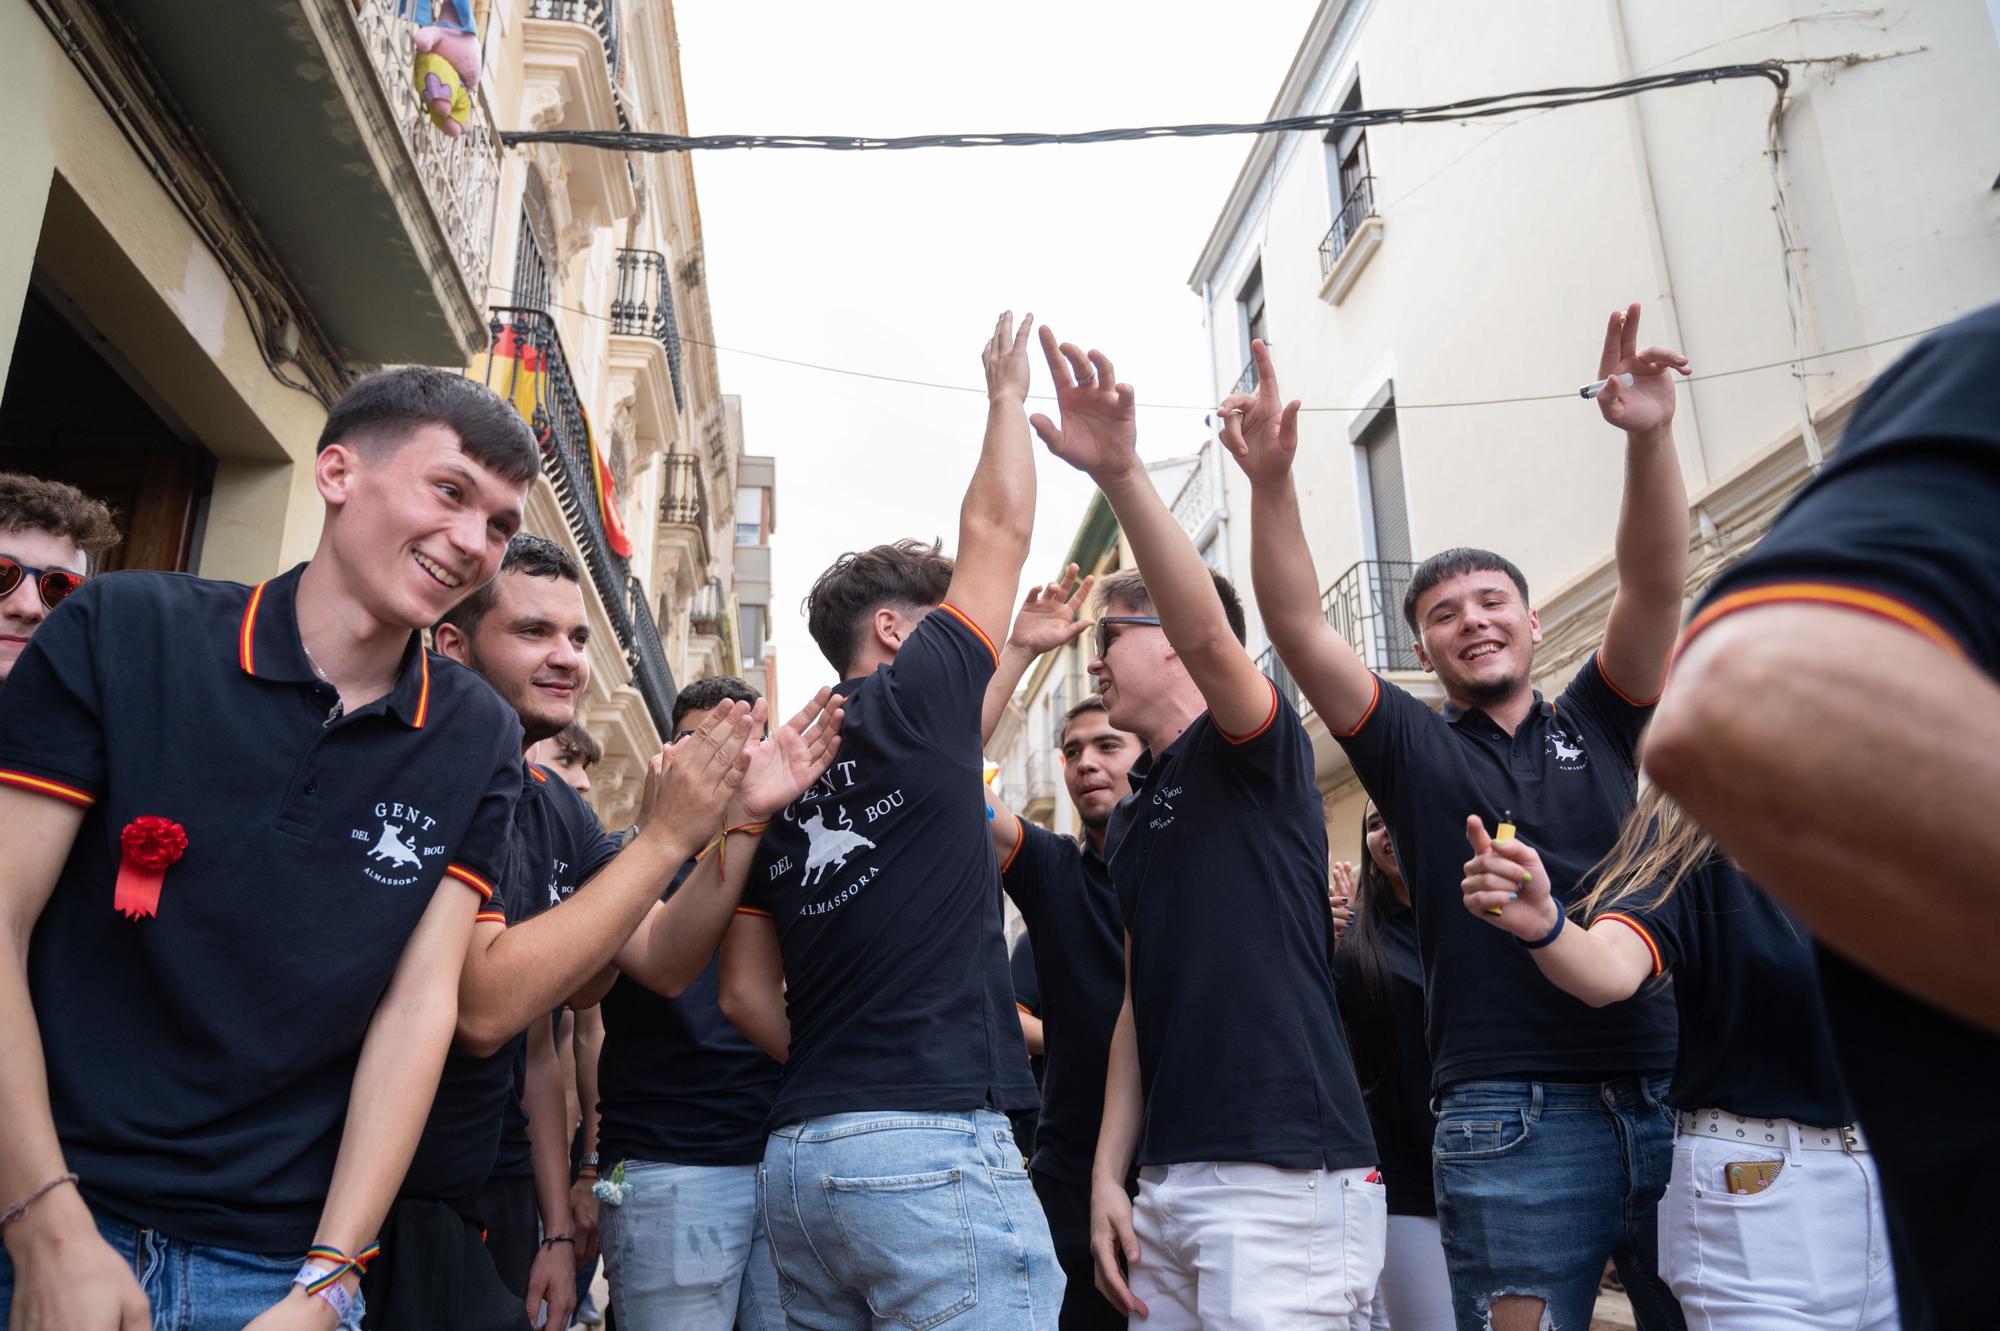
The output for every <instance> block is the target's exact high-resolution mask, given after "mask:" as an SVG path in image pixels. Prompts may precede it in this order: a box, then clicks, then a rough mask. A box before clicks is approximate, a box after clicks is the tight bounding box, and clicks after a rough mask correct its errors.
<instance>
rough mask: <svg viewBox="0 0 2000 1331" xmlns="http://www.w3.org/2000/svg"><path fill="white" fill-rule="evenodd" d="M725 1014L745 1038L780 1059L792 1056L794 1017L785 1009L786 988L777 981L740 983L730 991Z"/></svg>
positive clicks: (723, 1007)
mask: <svg viewBox="0 0 2000 1331" xmlns="http://www.w3.org/2000/svg"><path fill="white" fill-rule="evenodd" d="M722 1015H723V1016H725V1017H727V1018H728V1019H729V1024H730V1025H731V1026H734V1027H735V1028H736V1029H737V1030H738V1031H741V1032H742V1033H743V1036H744V1038H745V1039H747V1040H749V1041H750V1043H752V1044H754V1045H756V1046H757V1047H758V1048H759V1049H761V1050H763V1051H764V1052H765V1053H767V1054H769V1055H770V1056H771V1057H772V1058H775V1059H777V1060H778V1061H779V1062H780V1063H782V1062H784V1061H785V1060H786V1059H787V1058H789V1057H790V1056H791V1052H792V1019H791V1017H790V1015H789V1014H788V1013H787V1012H786V1011H785V991H784V990H783V989H782V988H779V987H778V986H776V985H769V986H762V985H760V986H757V987H754V988H752V987H749V986H740V987H737V988H735V989H733V990H731V991H729V993H728V1001H727V1002H725V1003H723V1004H722Z"/></svg>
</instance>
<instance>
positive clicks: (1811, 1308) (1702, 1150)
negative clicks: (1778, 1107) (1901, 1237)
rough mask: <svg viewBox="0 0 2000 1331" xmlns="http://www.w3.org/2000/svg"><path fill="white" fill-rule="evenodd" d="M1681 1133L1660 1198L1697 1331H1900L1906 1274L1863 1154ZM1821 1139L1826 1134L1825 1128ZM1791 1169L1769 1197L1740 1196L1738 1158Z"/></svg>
mask: <svg viewBox="0 0 2000 1331" xmlns="http://www.w3.org/2000/svg"><path fill="white" fill-rule="evenodd" d="M1777 1124H1778V1126H1779V1132H1778V1142H1777V1144H1776V1145H1761V1144H1760V1145H1757V1146H1751V1145H1748V1144H1746V1143H1745V1142H1743V1141H1730V1140H1725V1139H1722V1138H1711V1137H1705V1136H1688V1135H1686V1134H1683V1135H1681V1136H1680V1137H1678V1138H1676V1139H1675V1141H1674V1172H1673V1177H1672V1179H1671V1180H1669V1182H1668V1183H1667V1195H1666V1196H1665V1197H1664V1198H1663V1199H1662V1200H1661V1202H1660V1274H1661V1276H1662V1277H1664V1278H1665V1280H1666V1282H1667V1285H1668V1287H1669V1288H1671V1289H1672V1290H1673V1292H1674V1297H1676V1298H1678V1299H1679V1300H1680V1303H1681V1311H1682V1312H1683V1313H1684V1314H1686V1316H1687V1324H1688V1331H1835V1328H1838V1329H1839V1331H1895V1328H1896V1327H1897V1326H1898V1325H1899V1318H1898V1317H1897V1315H1896V1284H1895V1275H1894V1272H1893V1271H1892V1270H1891V1268H1890V1262H1889V1235H1888V1230H1887V1228H1886V1225H1885V1222H1884V1220H1883V1216H1882V1187H1881V1183H1880V1182H1879V1181H1878V1179H1877V1177H1876V1174H1875V1164H1874V1161H1873V1160H1872V1159H1871V1158H1870V1157H1869V1156H1868V1155H1867V1154H1866V1153H1865V1152H1864V1153H1859V1154H1855V1155H1848V1154H1845V1153H1843V1152H1840V1151H1804V1150H1799V1149H1797V1147H1796V1145H1795V1137H1794V1134H1793V1129H1794V1128H1795V1126H1796V1125H1794V1124H1792V1123H1791V1122H1790V1121H1789V1120H1787V1119H1779V1120H1777ZM1814 1135H1815V1136H1817V1135H1818V1134H1817V1133H1815V1134H1814ZM1757 1160H1778V1161H1783V1162H1784V1166H1783V1168H1782V1169H1780V1170H1779V1172H1778V1177H1777V1179H1776V1180H1775V1181H1774V1182H1772V1184H1771V1185H1770V1186H1769V1187H1768V1188H1765V1189H1764V1190H1763V1191H1762V1192H1756V1193H1750V1194H1747V1195H1732V1194H1731V1193H1730V1191H1729V1189H1728V1187H1727V1185H1726V1184H1725V1183H1724V1182H1723V1171H1724V1169H1725V1168H1726V1167H1727V1166H1728V1165H1731V1164H1734V1163H1736V1162H1738V1161H1757Z"/></svg>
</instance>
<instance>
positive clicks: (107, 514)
mask: <svg viewBox="0 0 2000 1331" xmlns="http://www.w3.org/2000/svg"><path fill="white" fill-rule="evenodd" d="M119 539H120V538H119V535H118V524H116V523H115V522H113V521H112V520H111V510H110V509H108V508H106V507H105V506H104V505H103V504H101V503H99V502H98V501H97V500H95V499H92V498H91V497H90V496H88V495H86V494H84V493H83V491H81V490H79V489H77V488H76V487H75V486H73V485H64V484H63V483H62V482H61V481H45V480H43V479H41V478H40V477H38V476H21V475H17V474H15V473H13V472H0V685H5V684H6V682H7V675H8V672H9V671H11V670H13V668H14V662H16V661H18V660H20V659H21V652H22V651H23V650H24V649H25V648H26V647H27V645H28V639H29V638H31V637H33V636H34V633H35V630H36V629H37V628H39V627H40V626H41V623H42V621H43V620H44V619H47V618H48V616H49V611H51V610H53V609H55V608H56V607H57V606H58V605H60V604H61V603H62V600H63V598H64V597H66V596H68V595H69V594H70V593H71V592H73V591H75V590H77V589H78V588H79V587H81V586H83V584H84V583H86V582H88V581H89V580H90V567H91V563H92V561H93V560H95V559H96V557H97V556H98V555H100V554H102V553H103V552H104V551H106V550H109V549H110V548H111V547H112V546H114V545H116V544H118V541H119Z"/></svg>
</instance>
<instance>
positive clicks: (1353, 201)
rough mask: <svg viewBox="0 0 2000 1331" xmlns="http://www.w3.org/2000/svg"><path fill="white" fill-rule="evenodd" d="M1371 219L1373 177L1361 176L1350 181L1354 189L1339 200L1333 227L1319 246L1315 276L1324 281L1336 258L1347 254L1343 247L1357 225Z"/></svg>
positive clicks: (1373, 195) (1358, 228) (1373, 210)
mask: <svg viewBox="0 0 2000 1331" xmlns="http://www.w3.org/2000/svg"><path fill="white" fill-rule="evenodd" d="M1373 216H1375V177H1373V176H1363V177H1361V179H1359V180H1357V181H1355V182H1354V188H1353V189H1351V190H1349V191H1347V197H1346V198H1345V199H1342V200H1341V201H1340V211H1339V212H1338V213H1335V214H1334V217H1333V225H1332V226H1331V227H1329V228H1328V229H1327V233H1326V239H1324V240H1322V241H1321V242H1320V243H1319V275H1320V276H1321V277H1322V278H1324V277H1327V276H1329V275H1331V274H1332V272H1333V266H1334V265H1335V264H1336V263H1339V262H1340V256H1341V255H1342V254H1344V253H1346V252H1347V244H1348V242H1349V241H1351V240H1353V239H1354V233H1355V232H1357V231H1359V230H1360V229H1361V224H1362V223H1363V222H1365V221H1367V220H1368V219H1369V218H1371V217H1373Z"/></svg>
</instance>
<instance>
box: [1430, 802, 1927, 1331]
mask: <svg viewBox="0 0 2000 1331" xmlns="http://www.w3.org/2000/svg"><path fill="white" fill-rule="evenodd" d="M1466 838H1467V840H1468V841H1470V842H1471V843H1472V850H1473V857H1472V859H1471V860H1469V861H1467V863H1466V866H1465V880H1464V883H1463V889H1464V894H1465V896H1464V900H1465V906H1466V909H1467V910H1469V911H1471V912H1472V914H1473V915H1474V917H1475V918H1477V919H1481V920H1484V921H1486V922H1487V923H1489V924H1491V925H1493V926H1495V927H1496V928H1500V929H1504V930H1506V931H1507V932H1509V933H1511V934H1513V935H1514V936H1515V937H1516V938H1517V939H1519V940H1520V941H1521V943H1522V945H1523V946H1525V947H1528V948H1531V949H1533V950H1534V956H1535V961H1536V964H1537V965H1539V966H1540V967H1541V970H1542V973H1543V974H1544V975H1546V976H1547V977H1548V978H1549V979H1550V980H1551V981H1553V982H1554V983H1555V984H1556V985H1557V986H1558V987H1559V988H1561V989H1563V990H1565V991H1566V992H1568V993H1570V994H1572V995H1574V996H1575V997H1577V998H1579V999H1581V1000H1583V1001H1584V1002H1586V1003H1589V1004H1592V1005H1593V1006H1600V1007H1601V1006H1603V1005H1604V1004H1606V1003H1615V1002H1617V1001H1619V1000H1620V999H1624V998H1630V997H1631V996H1632V995H1633V994H1635V993H1637V992H1638V991H1639V990H1640V989H1641V988H1643V987H1644V986H1646V985H1648V984H1651V983H1653V982H1654V981H1655V980H1656V979H1658V978H1659V977H1661V976H1668V977H1670V979H1671V983H1672V985H1673V990H1674V1002H1675V1005H1676V1007H1677V1008H1678V1009H1679V1012H1680V1044H1679V1055H1678V1059H1677V1062H1676V1064H1675V1067H1674V1077H1673V1085H1672V1087H1671V1089H1670V1090H1669V1091H1668V1093H1667V1103H1668V1104H1669V1105H1671V1106H1672V1107H1673V1109H1674V1111H1675V1112H1676V1114H1677V1117H1678V1132H1677V1135H1676V1140H1675V1142H1674V1168H1673V1176H1672V1179H1671V1181H1670V1182H1669V1183H1668V1185H1667V1193H1666V1197H1665V1199H1664V1200H1662V1201H1661V1203H1660V1274H1661V1275H1662V1276H1663V1277H1664V1278H1665V1279H1666V1281H1667V1284H1668V1286H1669V1287H1670V1288H1671V1289H1672V1290H1673V1292H1674V1295H1675V1297H1676V1298H1678V1299H1679V1300H1680V1304H1681V1311H1682V1312H1683V1313H1685V1314H1686V1316H1687V1323H1688V1326H1689V1328H1690V1331H1833V1328H1836V1327H1838V1328H1841V1331H1893V1328H1895V1327H1896V1326H1897V1325H1898V1317H1897V1312H1896V1293H1895V1282H1894V1277H1893V1273H1892V1272H1891V1270H1890V1266H1889V1256H1888V1253H1889V1244H1888V1235H1887V1232H1886V1228H1885V1222H1884V1219H1883V1215H1882V1203H1881V1188H1880V1184H1879V1182H1878V1180H1877V1176H1876V1172H1875V1165H1874V1161H1873V1160H1872V1158H1871V1157H1870V1156H1869V1154H1868V1147H1867V1141H1866V1138H1865V1137H1864V1136H1863V1135H1862V1132H1861V1129H1860V1128H1859V1127H1857V1126H1856V1125H1855V1123H1854V1115H1853V1111H1852V1108H1851V1106H1850V1104H1849V1101H1848V1097H1847V1092H1846V1090H1845V1088H1844V1087H1843V1086H1842V1085H1841V1081H1840V1074H1839V1071H1838V1069H1837V1067H1836V1064H1835V1061H1834V1053H1833V1045H1832V1040H1831V1037H1830V1036H1829V1035H1828V1032H1827V1027H1826V1022H1825V1018H1824V1017H1823V1016H1822V1014H1821V1010H1820V1003H1819V991H1818V987H1817V984H1816V982H1815V978H1814V973H1813V957H1812V942H1811V939H1810V938H1809V937H1808V936H1807V935H1806V933H1805V931H1804V929H1802V928H1801V927H1800V926H1799V925H1798V924H1797V923H1796V922H1795V921H1794V920H1793V919H1792V917H1791V916H1790V915H1789V914H1788V913H1787V912H1786V911H1785V910H1784V908H1783V907H1781V906H1779V905H1778V904H1777V903H1776V902H1775V901H1773V900H1772V899H1771V898H1770V897H1768V896H1766V895H1765V894H1764V893H1763V892H1762V891H1761V890H1759V889H1758V888H1757V886H1756V885H1755V884H1753V883H1751V882H1750V881H1749V880H1748V879H1747V878H1745V877H1743V875H1742V874H1741V873H1739V872H1738V871H1737V869H1736V866H1735V865H1734V864H1733V863H1731V862H1730V860H1729V858H1728V857H1727V856H1725V855H1723V854H1722V853H1721V852H1720V851H1719V850H1717V849H1716V847H1715V844H1714V842H1713V841H1712V840H1711V839H1710V838H1709V836H1708V835H1707V834H1706V833H1705V832H1703V831H1702V830H1701V828H1700V827H1699V826H1697V825H1696V823H1695V822H1694V820H1693V819H1692V818H1690V817H1689V816H1688V815H1687V814H1686V813H1685V812H1683V811H1682V810H1681V808H1680V806H1679V805H1677V804H1675V803H1674V802H1673V801H1672V800H1671V799H1669V798H1668V797H1667V796H1666V795H1665V794H1663V793H1662V792H1661V791H1660V790H1659V789H1657V788H1648V789H1647V790H1645V791H1644V792H1642V793H1641V794H1640V797H1639V802H1638V805H1637V807H1636V808H1635V809H1634V810H1633V812H1632V814H1631V816H1630V818H1628V819H1627V821H1626V823H1625V827H1624V831H1623V833H1622V834H1621V836H1620V837H1619V840H1618V843H1617V845H1615V846H1614V847H1612V850H1611V853H1610V854H1609V855H1608V856H1606V857H1605V859H1604V861H1603V863H1602V864H1601V865H1600V866H1599V867H1598V869H1597V870H1596V871H1595V883H1594V886H1593V887H1592V890H1591V891H1590V893H1589V895H1588V896H1586V897H1585V898H1584V899H1583V900H1582V901H1580V902H1578V903H1577V905H1576V906H1575V907H1574V908H1573V910H1572V911H1571V912H1569V913H1570V914H1574V915H1575V916H1576V920H1575V922H1574V923H1572V922H1570V921H1569V920H1568V918H1567V916H1566V915H1565V912H1564V911H1563V909H1562V906H1561V904H1560V903H1559V902H1557V901H1556V900H1555V899H1554V898H1553V897H1552V896H1551V895H1550V893H1549V880H1548V875H1547V873H1546V872H1545V871H1544V870H1543V867H1542V861H1541V857H1540V856H1539V855H1537V854H1536V853H1535V851H1534V849H1533V848H1532V847H1530V846H1527V845H1525V844H1523V843H1522V842H1520V841H1518V840H1514V839H1509V840H1507V841H1502V842H1498V843H1496V842H1494V841H1492V840H1491V838H1489V837H1488V836H1487V833H1486V828H1485V825H1484V824H1483V823H1482V822H1481V821H1480V820H1479V819H1478V818H1476V817H1474V818H1469V819H1467V820H1466Z"/></svg>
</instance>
